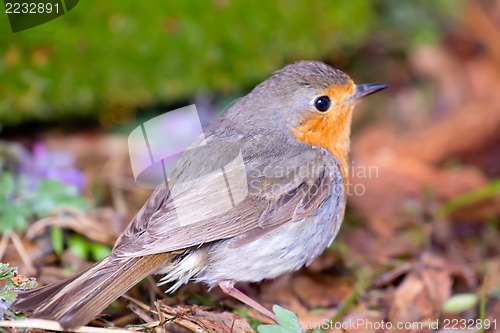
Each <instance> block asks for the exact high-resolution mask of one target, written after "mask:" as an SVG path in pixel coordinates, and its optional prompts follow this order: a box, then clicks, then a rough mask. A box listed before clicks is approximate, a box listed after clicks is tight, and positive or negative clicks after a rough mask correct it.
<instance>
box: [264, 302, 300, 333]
mask: <svg viewBox="0 0 500 333" xmlns="http://www.w3.org/2000/svg"><path fill="white" fill-rule="evenodd" d="M273 312H274V314H275V315H276V320H277V321H278V325H260V326H259V327H257V330H258V331H259V332H260V333H302V328H301V327H300V323H299V319H298V318H297V316H296V315H295V314H294V313H293V312H292V311H289V310H286V309H284V308H282V307H281V306H279V305H276V304H275V305H274V306H273Z"/></svg>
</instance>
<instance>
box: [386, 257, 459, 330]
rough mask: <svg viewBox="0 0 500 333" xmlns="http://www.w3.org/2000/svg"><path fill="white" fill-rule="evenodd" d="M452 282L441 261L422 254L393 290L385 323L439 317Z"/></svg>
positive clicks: (443, 262) (426, 319)
mask: <svg viewBox="0 0 500 333" xmlns="http://www.w3.org/2000/svg"><path fill="white" fill-rule="evenodd" d="M451 285H452V280H451V276H450V272H449V271H448V269H447V268H446V263H445V261H444V260H443V259H441V258H438V257H435V256H431V255H428V254H424V255H423V256H422V258H421V261H420V262H419V263H417V264H416V265H415V268H414V270H413V271H412V272H410V274H408V275H407V276H406V277H405V278H404V280H403V282H402V283H401V284H400V285H399V286H398V287H397V289H396V292H395V293H394V295H393V302H392V305H391V308H390V310H389V320H390V321H391V322H393V323H398V322H402V323H404V322H425V321H428V320H433V319H435V318H436V316H437V314H439V312H440V311H439V310H440V308H441V305H442V303H443V302H444V301H445V300H447V299H448V298H449V297H450V295H451Z"/></svg>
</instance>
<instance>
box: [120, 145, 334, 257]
mask: <svg viewBox="0 0 500 333" xmlns="http://www.w3.org/2000/svg"><path fill="white" fill-rule="evenodd" d="M264 140H265V139H264ZM266 142H267V141H266ZM266 142H264V141H262V142H260V141H259V140H255V139H253V142H250V143H249V142H248V141H244V142H243V143H241V144H238V145H237V147H238V150H239V153H240V155H238V156H240V157H241V159H242V162H243V164H244V167H243V170H242V169H241V165H239V164H238V163H233V165H232V166H230V167H227V165H228V164H231V163H226V164H223V165H225V166H226V167H225V169H224V170H219V169H217V168H218V167H219V165H220V163H221V160H223V161H224V163H225V162H227V161H228V160H231V159H228V158H227V157H226V156H223V157H221V155H224V152H223V151H221V150H220V149H218V148H216V149H212V150H211V149H207V150H206V151H202V150H200V151H193V152H192V153H191V154H187V155H186V156H185V157H183V160H182V161H181V162H180V164H179V167H178V170H177V173H175V172H174V177H175V178H174V184H173V185H172V186H171V188H170V191H169V192H167V191H165V190H157V191H156V192H155V193H153V195H152V196H151V198H150V199H149V200H148V202H147V203H146V204H145V206H144V207H143V209H141V211H140V212H139V214H138V215H137V217H136V219H134V221H133V222H132V224H131V225H130V226H129V228H128V229H127V231H126V232H125V233H124V234H123V235H122V236H121V237H120V239H119V240H118V241H117V244H116V245H115V248H114V250H113V253H114V254H115V255H118V256H140V255H148V254H154V253H160V252H167V251H175V250H180V249H184V248H187V247H192V246H200V245H202V244H204V243H208V242H213V241H216V240H220V239H227V238H231V237H237V236H239V237H240V238H241V242H242V243H244V242H246V241H249V240H251V239H252V235H257V234H258V235H260V234H263V233H266V232H269V231H270V230H273V229H274V228H276V227H278V226H280V225H282V224H283V223H286V222H289V221H292V220H294V219H302V218H304V217H306V216H308V215H309V214H312V213H314V211H315V210H316V209H317V208H318V207H319V205H321V203H322V202H323V201H324V200H325V198H326V197H327V196H328V195H329V193H330V190H331V186H332V183H333V182H334V181H339V179H338V166H337V163H336V161H335V159H334V158H333V157H332V156H331V155H330V154H329V153H328V152H326V151H324V150H322V149H316V148H312V147H309V146H305V145H300V146H299V145H297V146H292V145H287V146H285V148H283V147H280V146H279V145H278V146H277V147H278V149H276V148H272V151H270V150H269V149H267V148H266V145H268V143H269V142H267V143H266ZM275 143H276V142H275ZM284 144H286V143H284ZM268 146H269V147H276V145H268ZM215 147H216V146H215ZM229 150H230V149H229ZM270 154H271V155H270ZM234 155H235V154H231V158H232V157H234ZM236 155H237V154H236ZM231 161H232V160H231ZM200 163H201V164H200ZM207 165H209V166H210V165H212V166H213V165H216V166H217V168H213V167H207ZM200 168H202V169H204V170H203V172H201V175H202V176H201V177H192V175H191V173H194V174H196V175H197V176H199V175H200V172H199V171H200ZM192 170H195V171H192ZM242 176H243V178H244V179H245V182H244V183H242V182H241V180H242ZM234 184H239V186H236V190H235V191H233V192H234V193H232V194H233V195H231V193H230V192H231V189H232V188H233V189H234V186H232V185H234ZM243 187H244V188H245V190H243ZM228 189H229V190H228Z"/></svg>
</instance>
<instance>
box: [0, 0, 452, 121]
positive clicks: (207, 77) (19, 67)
mask: <svg viewBox="0 0 500 333" xmlns="http://www.w3.org/2000/svg"><path fill="white" fill-rule="evenodd" d="M459 7H460V2H459V1H455V0H439V1H415V0H413V1H394V0H377V1H366V0H350V1H297V2H292V1H283V0H281V1H267V2H264V1H246V2H230V1H224V0H214V1H160V0H150V1H148V2H147V3H139V2H137V1H99V2H97V1H80V3H79V4H78V5H77V6H76V7H75V8H74V9H73V10H71V11H70V12H69V13H67V14H65V15H63V16H62V17H60V18H58V19H56V20H53V21H51V22H48V23H46V24H44V25H42V26H38V27H36V28H33V29H29V30H26V31H23V32H19V33H15V34H13V33H11V32H10V28H9V26H8V21H7V20H6V19H5V20H1V21H0V32H2V33H0V45H1V46H0V51H1V52H0V78H1V79H0V97H1V98H0V125H2V124H3V125H4V126H5V125H7V126H8V125H15V124H19V123H21V122H23V121H26V120H54V119H56V120H57V119H61V118H65V117H75V116H79V117H82V116H83V117H88V118H100V120H101V122H113V120H115V121H116V119H120V118H121V117H123V116H124V115H127V114H129V113H130V112H131V111H132V110H134V108H136V107H138V106H148V105H154V104H157V103H167V104H168V103H178V102H179V101H182V100H185V99H188V98H189V97H190V96H193V94H196V93H200V92H214V93H222V94H225V93H232V92H238V91H241V90H244V89H248V88H250V87H251V86H253V85H254V84H255V83H257V82H259V81H260V80H262V79H263V78H265V77H267V76H268V75H269V74H270V73H271V72H273V71H274V70H276V69H278V68H280V67H281V66H283V65H284V64H286V63H289V62H293V61H296V60H300V59H319V60H322V59H329V58H331V55H332V54H337V53H342V54H349V55H353V54H356V53H357V52H359V51H360V50H361V49H362V47H363V45H365V43H366V41H367V40H369V39H370V38H374V37H377V36H378V37H379V38H380V37H381V36H382V37H381V39H380V40H381V41H382V42H384V43H392V46H391V47H393V48H399V49H402V50H403V52H404V50H405V49H406V48H407V47H409V46H410V45H411V44H412V43H414V42H428V41H432V40H433V39H437V38H439V35H440V32H441V29H442V27H443V24H442V23H443V22H446V21H447V20H449V19H450V18H451V17H453V15H454V14H453V13H456V12H457V11H458V8H459ZM380 48H387V46H384V45H380ZM106 117H107V118H106Z"/></svg>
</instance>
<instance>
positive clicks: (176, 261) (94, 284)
mask: <svg viewBox="0 0 500 333" xmlns="http://www.w3.org/2000/svg"><path fill="white" fill-rule="evenodd" d="M387 87H388V85H387V84H385V83H368V84H355V83H354V81H353V80H352V79H351V78H350V77H349V76H348V75H347V74H345V73H344V72H342V71H341V70H339V69H335V68H333V67H331V66H330V65H327V64H325V63H323V62H320V61H306V60H303V61H298V62H295V63H292V64H289V65H286V66H285V67H283V68H282V69H280V70H277V71H276V72H274V73H273V74H272V75H271V76H270V77H269V78H268V79H267V80H265V81H263V82H261V83H260V84H258V85H257V86H256V87H255V88H254V89H253V90H251V91H250V92H249V93H248V94H247V95H246V96H244V97H242V98H241V99H239V100H237V101H236V102H235V103H234V104H233V105H232V106H230V107H229V108H228V110H227V111H226V112H225V113H224V115H223V116H221V117H220V118H219V119H217V120H215V121H214V122H213V123H211V124H210V125H208V126H207V127H206V128H205V129H204V130H203V134H204V142H205V146H201V145H200V144H199V143H196V142H194V143H193V145H194V146H193V147H197V149H189V150H186V152H185V153H183V154H182V155H181V157H179V159H178V161H177V164H176V166H175V167H174V169H173V170H172V171H171V172H170V174H169V177H168V184H164V186H159V187H158V188H157V189H156V190H155V191H154V192H153V193H152V194H151V196H150V197H149V199H148V200H147V201H146V202H145V204H144V205H143V207H142V208H141V209H140V210H139V212H138V213H137V214H136V216H135V217H134V218H133V219H132V220H131V222H130V224H129V225H128V227H127V228H126V230H125V231H124V232H123V233H122V234H121V235H120V236H119V238H118V239H117V241H116V243H115V245H114V247H113V249H112V252H111V254H110V255H109V256H108V257H107V258H105V259H103V260H101V261H99V262H97V263H95V264H94V265H93V266H91V267H90V268H88V269H87V270H85V271H83V272H80V273H78V274H76V275H73V276H71V277H69V278H68V279H66V280H64V281H61V282H57V283H55V284H50V285H47V286H43V287H41V288H36V289H33V290H29V291H25V292H20V293H19V295H18V297H17V300H16V302H15V303H14V305H13V308H14V309H15V310H17V311H24V312H26V311H28V312H31V314H30V316H31V317H34V318H43V319H52V320H57V321H58V322H59V323H60V324H61V326H62V327H63V328H65V329H70V328H76V327H79V326H82V325H85V324H87V323H88V322H89V321H91V320H92V319H93V318H94V317H95V316H97V315H98V314H100V313H101V312H102V311H103V310H104V309H105V308H106V307H107V306H108V305H109V304H110V303H112V302H113V301H114V300H115V299H117V298H118V297H120V296H121V295H123V294H124V293H125V292H127V291H128V290H129V289H130V288H132V287H133V286H134V285H135V284H137V283H138V282H140V281H141V280H142V279H144V278H145V277H147V276H149V275H152V274H161V275H163V278H162V279H161V280H160V283H171V287H170V289H169V290H168V291H169V292H174V291H175V290H176V289H177V288H179V287H180V286H181V285H183V284H185V283H187V282H190V281H193V282H199V283H205V284H206V285H208V287H209V288H212V287H215V286H219V287H220V288H221V289H222V291H223V292H224V293H225V294H227V295H229V296H232V297H234V298H236V299H238V300H240V301H241V302H243V303H245V304H246V305H248V306H250V307H252V308H254V309H255V310H257V311H258V312H260V313H262V314H264V315H266V316H268V317H269V318H271V319H275V317H274V314H273V313H272V312H271V311H269V310H268V309H266V308H265V307H264V306H262V305H261V304H259V303H258V302H257V301H255V300H253V299H252V298H250V297H248V296H247V295H246V294H244V293H243V292H242V291H240V290H239V289H237V287H236V286H235V284H236V283H238V282H259V281H262V280H265V279H273V278H276V277H278V276H280V275H282V274H285V273H287V272H293V271H296V270H298V269H300V268H301V267H302V266H304V265H309V264H310V263H311V262H312V261H313V259H314V258H316V257H317V256H318V255H320V254H321V253H322V252H323V250H324V249H325V248H327V247H328V246H329V245H330V244H331V243H332V241H333V240H334V238H335V237H336V235H337V233H338V231H339V228H340V226H341V224H342V221H343V219H344V213H345V208H346V200H347V182H348V164H349V163H348V159H349V147H350V132H351V120H352V113H353V109H354V106H355V105H356V103H357V102H358V101H360V100H361V99H362V98H363V97H365V96H368V95H371V94H373V93H375V92H377V91H379V90H382V89H385V88H387ZM195 141H196V140H195ZM198 148H199V149H198ZM234 156H240V161H241V163H239V164H238V163H236V165H239V166H236V167H233V168H232V169H234V170H233V172H232V171H231V170H228V171H227V172H226V173H217V172H216V173H213V172H211V170H215V169H218V168H220V166H221V163H222V165H223V164H224V163H226V162H227V164H230V163H229V162H230V161H232V160H235V159H233V157H234ZM228 161H229V162H228ZM233 164H234V163H233ZM241 164H242V166H241ZM229 169H231V168H229ZM200 174H203V175H204V176H199V175H200ZM221 175H222V176H221ZM224 177H225V178H224ZM195 178H196V180H197V182H196V185H195V186H187V185H186V184H187V183H190V181H191V180H193V179H195ZM237 179H240V180H241V179H243V180H244V182H242V184H243V185H242V186H240V187H239V192H238V193H239V194H238V193H236V192H235V193H236V194H238V195H235V196H237V197H238V200H233V201H232V204H231V205H230V206H229V208H227V207H226V208H225V209H222V210H218V209H216V208H214V207H218V204H219V203H220V200H219V199H218V198H219V197H220V195H221V193H222V192H220V191H222V190H221V189H223V188H224V186H221V184H226V185H227V184H228V183H230V182H233V183H234V182H236V180H237ZM240 185H241V184H240ZM207 189H208V192H207ZM207 193H209V194H210V195H209V194H207ZM207 196H210V198H208V197H207ZM179 209H181V210H182V212H188V214H187V215H186V214H180V213H176V211H177V212H179Z"/></svg>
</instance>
